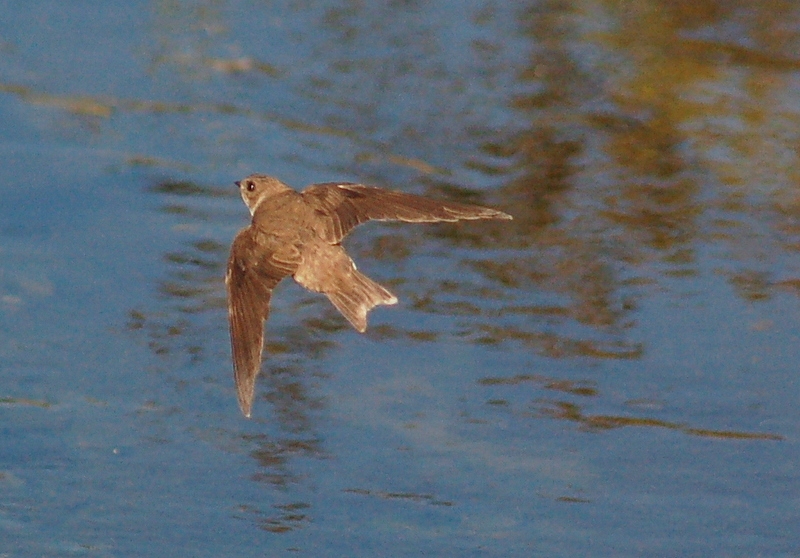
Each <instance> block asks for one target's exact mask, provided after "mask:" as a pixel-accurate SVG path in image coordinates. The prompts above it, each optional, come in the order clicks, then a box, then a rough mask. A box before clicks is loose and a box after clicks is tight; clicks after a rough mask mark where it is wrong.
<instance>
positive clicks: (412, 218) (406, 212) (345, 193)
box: [302, 182, 511, 244]
mask: <svg viewBox="0 0 800 558" xmlns="http://www.w3.org/2000/svg"><path fill="white" fill-rule="evenodd" d="M302 196H303V198H304V199H305V201H306V203H307V204H308V205H309V206H310V207H311V208H312V209H313V210H314V211H315V213H316V215H318V216H320V217H324V219H323V220H322V227H321V228H320V230H319V231H318V232H319V234H320V235H321V236H322V238H324V239H325V240H326V241H327V242H330V243H332V244H337V243H339V242H341V240H342V239H343V238H344V237H345V236H346V235H347V234H348V233H349V232H350V231H351V230H352V229H353V228H354V227H356V226H358V225H360V224H361V223H365V222H367V221H370V220H375V221H405V222H408V223H435V222H440V221H447V222H454V221H460V220H462V219H511V216H510V215H508V214H507V213H503V212H502V211H498V210H496V209H491V208H488V207H480V206H477V205H469V204H464V203H456V202H445V201H439V200H432V199H430V198H425V197H422V196H417V195H414V194H406V193H404V192H397V191H394V190H384V189H382V188H374V187H372V186H364V185H363V184H350V183H336V182H330V183H325V184H315V185H313V186H310V187H309V188H307V189H306V190H304V191H303V193H302Z"/></svg>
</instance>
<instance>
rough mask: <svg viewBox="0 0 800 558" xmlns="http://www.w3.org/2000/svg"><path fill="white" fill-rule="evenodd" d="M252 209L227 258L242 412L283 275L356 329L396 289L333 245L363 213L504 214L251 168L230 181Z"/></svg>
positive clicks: (383, 216)
mask: <svg viewBox="0 0 800 558" xmlns="http://www.w3.org/2000/svg"><path fill="white" fill-rule="evenodd" d="M236 186H237V187H238V188H239V193H240V194H241V196H242V199H243V200H244V203H245V205H247V207H248V209H249V210H250V214H251V215H252V222H251V223H250V226H248V227H246V228H244V229H242V230H241V231H239V233H238V234H237V235H236V238H235V239H234V241H233V245H232V246H231V253H230V257H229V258H228V271H227V274H226V276H225V284H226V285H227V289H228V321H229V325H230V335H231V352H232V356H233V370H234V378H235V380H236V390H237V395H238V399H239V407H240V408H241V409H242V413H244V415H245V416H246V417H249V416H250V409H251V407H252V404H253V392H254V389H255V379H256V376H257V375H258V372H259V370H260V368H261V353H262V350H263V345H264V322H265V321H266V319H267V317H268V316H269V303H270V298H271V296H272V290H273V289H274V288H275V285H277V284H278V283H279V282H280V281H281V279H283V278H284V277H286V276H288V275H291V276H292V277H293V278H294V280H295V281H297V282H298V283H299V284H300V285H302V286H303V287H305V288H306V289H308V290H310V291H314V292H318V293H323V294H324V295H326V296H327V297H328V299H329V300H330V301H331V302H332V303H333V305H334V306H335V307H336V309H337V310H339V312H341V314H342V315H343V316H344V317H345V318H347V320H348V321H349V322H350V323H351V324H352V325H353V327H354V328H355V329H356V330H357V331H359V332H364V331H366V329H367V313H368V312H369V311H370V310H371V309H372V308H374V307H375V306H378V305H381V304H396V303H397V297H395V296H394V295H393V294H392V293H390V292H389V291H388V290H386V289H385V288H384V287H382V286H381V285H379V284H378V283H376V282H375V281H373V280H372V279H370V278H369V277H367V276H366V275H364V274H362V273H361V272H359V271H358V269H356V264H355V263H353V260H351V259H350V256H348V255H347V252H345V250H344V248H343V247H342V245H341V242H342V239H343V238H344V237H345V236H347V233H349V232H350V231H351V230H352V229H353V228H354V227H356V226H357V225H360V224H361V223H365V222H367V221H370V220H376V221H405V222H408V223H434V222H438V221H448V222H453V221H460V220H462V219H511V216H510V215H508V214H506V213H503V212H502V211H498V210H496V209H489V208H486V207H478V206H475V205H467V204H462V203H454V202H443V201H438V200H432V199H428V198H424V197H422V196H416V195H412V194H405V193H402V192H396V191H393V190H384V189H381V188H374V187H372V186H364V185H362V184H352V183H347V182H328V183H324V184H314V185H312V186H309V187H308V188H306V189H305V190H303V191H302V192H297V191H296V190H293V189H292V188H290V187H289V186H287V185H286V184H284V183H283V182H281V181H280V180H278V179H277V178H273V177H271V176H266V175H263V174H253V175H251V176H248V177H247V178H245V179H244V180H240V181H239V182H236Z"/></svg>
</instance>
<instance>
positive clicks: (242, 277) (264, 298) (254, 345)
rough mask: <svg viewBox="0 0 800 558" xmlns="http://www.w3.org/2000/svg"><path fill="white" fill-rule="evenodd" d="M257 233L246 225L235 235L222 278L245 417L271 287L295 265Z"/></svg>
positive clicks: (252, 391) (234, 367)
mask: <svg viewBox="0 0 800 558" xmlns="http://www.w3.org/2000/svg"><path fill="white" fill-rule="evenodd" d="M259 234H260V233H259V232H258V231H257V230H256V229H255V228H253V227H247V228H246V229H242V231H240V232H239V234H238V235H236V238H235V239H234V241H233V245H232V246H231V255H230V258H229V259H228V272H227V275H226V277H225V283H226V285H227V289H228V322H229V326H230V335H231V353H232V355H233V371H234V379H235V381H236V391H237V396H238V399H239V407H240V408H241V409H242V413H244V415H245V416H246V417H249V416H250V408H251V407H252V404H253V393H254V391H255V380H256V376H257V375H258V372H259V370H260V369H261V353H262V350H263V346H264V322H265V321H266V319H267V318H268V317H269V303H270V299H271V298H272V290H273V289H274V288H275V285H277V284H278V283H279V282H280V280H281V279H283V278H284V277H286V276H287V275H290V274H291V273H293V272H294V270H295V269H296V267H297V265H296V262H292V261H291V259H290V258H283V260H284V261H281V259H279V258H276V257H275V254H274V253H272V252H270V250H269V249H268V248H266V249H265V247H264V244H263V242H262V243H261V244H259V242H258V236H259ZM287 260H288V261H287Z"/></svg>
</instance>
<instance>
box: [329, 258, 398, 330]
mask: <svg viewBox="0 0 800 558" xmlns="http://www.w3.org/2000/svg"><path fill="white" fill-rule="evenodd" d="M336 283H337V284H336V285H335V287H334V288H333V289H332V290H330V291H328V292H326V293H325V294H326V295H327V296H328V299H329V300H330V301H331V302H332V303H333V305H334V306H336V308H337V310H339V312H341V313H342V316H344V317H345V318H347V321H349V322H350V323H351V324H353V327H354V328H356V329H357V330H358V331H360V332H361V333H363V332H365V331H366V330H367V313H368V312H369V311H370V310H372V309H373V308H374V307H376V306H378V305H381V304H397V297H395V296H394V295H393V294H392V293H390V292H389V291H387V290H386V289H384V288H383V287H382V286H380V285H379V284H378V283H376V282H375V281H373V280H372V279H370V278H369V277H367V276H366V275H364V274H363V273H361V272H360V271H358V270H357V269H355V266H353V270H352V272H351V273H348V275H347V279H346V280H342V281H337V282H336Z"/></svg>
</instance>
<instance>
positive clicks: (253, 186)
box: [247, 180, 256, 192]
mask: <svg viewBox="0 0 800 558" xmlns="http://www.w3.org/2000/svg"><path fill="white" fill-rule="evenodd" d="M255 189H256V184H255V182H253V181H252V180H248V181H247V191H248V192H252V191H253V190H255Z"/></svg>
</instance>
